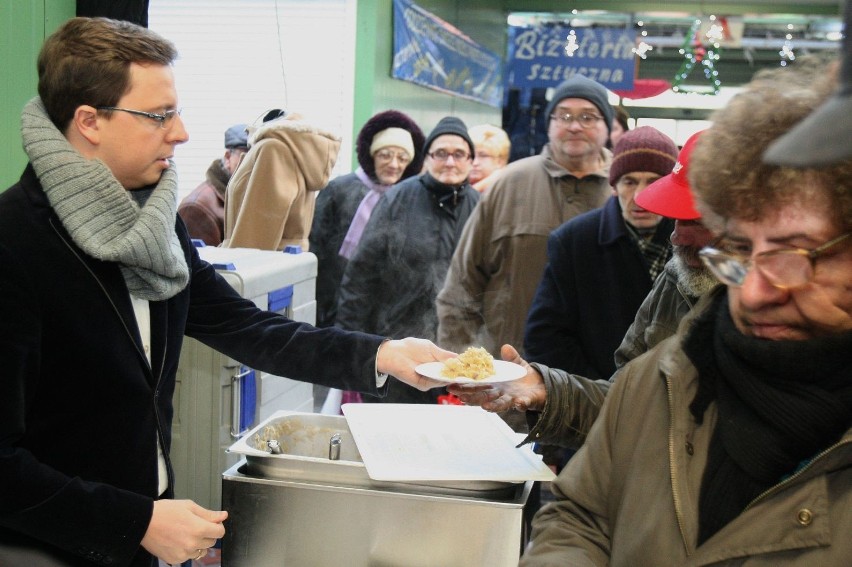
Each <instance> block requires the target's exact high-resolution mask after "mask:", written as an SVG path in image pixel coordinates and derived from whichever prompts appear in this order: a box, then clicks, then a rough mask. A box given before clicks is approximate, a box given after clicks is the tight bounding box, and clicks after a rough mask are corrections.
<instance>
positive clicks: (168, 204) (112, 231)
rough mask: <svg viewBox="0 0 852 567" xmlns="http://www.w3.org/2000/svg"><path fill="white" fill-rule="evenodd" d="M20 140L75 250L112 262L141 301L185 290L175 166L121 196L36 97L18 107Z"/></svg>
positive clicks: (108, 175) (186, 278) (114, 183)
mask: <svg viewBox="0 0 852 567" xmlns="http://www.w3.org/2000/svg"><path fill="white" fill-rule="evenodd" d="M21 135H22V137H23V140H24V151H25V152H26V153H27V156H29V160H30V163H32V166H33V169H34V170H35V172H36V175H37V176H38V178H39V181H40V182H41V185H42V188H43V189H44V192H45V194H47V198H48V200H49V201H50V204H51V206H52V207H53V210H54V212H55V213H56V215H57V216H58V217H59V220H60V221H61V222H62V225H63V226H64V227H65V229H66V230H67V231H68V233H69V234H70V235H71V238H72V239H73V240H74V242H75V243H76V244H77V246H79V247H80V248H81V249H82V250H83V251H84V252H86V254H89V255H90V256H92V257H94V258H97V259H99V260H104V261H107V262H116V263H118V264H119V267H120V268H121V273H122V275H123V276H124V281H125V283H126V284H127V289H128V290H129V291H130V293H131V294H133V295H134V296H136V297H139V298H141V299H147V300H150V301H162V300H165V299H169V298H170V297H173V296H174V295H176V294H177V293H178V292H180V291H181V290H182V289H183V288H184V287H186V284H187V282H189V268H188V267H187V265H186V260H185V258H184V255H183V250H182V249H181V246H180V242H179V241H178V237H177V234H176V233H175V229H174V227H175V215H176V206H177V205H176V204H177V175H176V173H175V170H174V166H172V167H170V168H169V169H167V170H166V171H164V172H163V175H162V177H161V178H160V181H159V183H157V185H156V187H153V189H151V190H150V191H141V192H139V191H132V192H131V191H127V190H126V189H124V187H122V186H121V184H120V183H119V182H118V180H117V179H116V178H115V177H114V176H113V174H112V172H111V171H110V170H109V168H107V166H106V165H105V164H104V163H103V162H101V161H98V160H88V159H86V158H84V157H83V156H81V155H80V154H79V153H78V152H77V151H76V150H75V149H74V148H73V147H72V146H71V144H70V143H69V142H68V140H67V139H66V138H65V136H63V135H62V133H61V132H60V131H59V130H58V129H57V128H56V126H54V125H53V122H51V120H50V118H49V117H48V115H47V111H46V110H45V108H44V105H43V103H42V102H41V99H40V98H38V97H36V98H34V99H32V100H31V101H30V102H29V103H27V105H26V106H25V107H24V111H23V114H22V115H21ZM131 193H133V194H134V195H131ZM135 193H140V194H139V195H135ZM146 196H147V199H144V197H146ZM134 197H141V198H142V199H140V200H144V202H143V204H142V205H141V206H140V205H139V204H137V203H136V202H135V200H134Z"/></svg>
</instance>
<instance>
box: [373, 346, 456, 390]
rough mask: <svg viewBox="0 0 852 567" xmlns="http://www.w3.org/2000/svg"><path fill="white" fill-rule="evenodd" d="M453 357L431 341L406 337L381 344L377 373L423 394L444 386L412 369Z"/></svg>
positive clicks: (452, 354)
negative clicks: (385, 374)
mask: <svg viewBox="0 0 852 567" xmlns="http://www.w3.org/2000/svg"><path fill="white" fill-rule="evenodd" d="M454 356H456V353H454V352H450V351H448V350H444V349H442V348H439V347H438V346H437V345H435V343H433V342H432V341H428V340H426V339H415V338H412V337H408V338H405V339H401V340H390V341H386V342H385V343H383V344H382V346H381V347H380V348H379V354H378V360H377V362H376V366H377V368H378V370H379V372H385V373H387V374H390V375H391V376H394V377H395V378H396V379H398V380H400V381H401V382H405V383H406V384H408V385H410V386H413V387H415V388H417V389H418V390H421V391H424V392H425V391H426V390H430V389H432V388H437V387H439V386H446V384H445V383H444V382H439V381H438V380H432V379H431V378H426V377H425V376H423V375H421V374H418V373H417V371H416V370H414V369H415V368H416V367H417V366H418V365H420V364H423V363H425V362H436V361H437V362H440V361H443V360H447V359H448V358H453V357H454Z"/></svg>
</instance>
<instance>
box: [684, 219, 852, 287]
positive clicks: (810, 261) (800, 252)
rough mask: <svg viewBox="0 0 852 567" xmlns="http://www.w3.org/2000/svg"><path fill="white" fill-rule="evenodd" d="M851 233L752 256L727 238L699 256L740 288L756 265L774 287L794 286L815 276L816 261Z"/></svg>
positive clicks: (727, 282)
mask: <svg viewBox="0 0 852 567" xmlns="http://www.w3.org/2000/svg"><path fill="white" fill-rule="evenodd" d="M850 235H852V232H847V233H846V234H843V235H841V236H838V237H837V238H834V239H832V240H829V241H828V242H826V243H825V244H823V245H822V246H818V247H817V248H814V249H813V250H808V249H806V248H784V249H781V250H769V251H767V252H761V253H760V254H756V255H755V256H753V257H749V256H747V255H746V254H745V253H740V252H737V251H735V250H733V249H732V248H733V247H734V245H731V244H726V243H725V242H724V237H722V238H720V239H718V240H717V241H716V242H714V243H713V244H711V245H710V246H707V247H705V248H703V249H702V250H701V251H700V252H699V253H698V255H699V256H700V257H701V260H702V261H703V262H704V265H706V266H707V268H708V269H709V270H710V271H711V272H713V275H714V276H716V278H717V279H718V280H719V281H720V282H722V283H723V284H725V285H730V286H734V287H740V286H741V285H743V282H744V281H745V278H746V276H747V275H748V271H749V270H750V269H751V268H752V267H756V268H757V269H758V270H759V271H760V273H761V274H763V277H765V278H766V279H767V280H768V281H769V283H771V284H772V285H773V286H775V287H777V288H781V289H792V288H797V287H801V286H803V285H805V284H806V283H808V282H809V281H811V279H813V277H814V266H815V264H816V261H817V259H818V258H820V257H821V256H824V255H825V253H826V252H828V251H829V250H830V249H832V248H834V247H835V246H837V245H838V244H840V243H841V242H843V241H844V240H846V239H847V238H849V236H850Z"/></svg>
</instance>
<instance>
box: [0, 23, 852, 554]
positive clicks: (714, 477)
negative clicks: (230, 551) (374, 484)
mask: <svg viewBox="0 0 852 567" xmlns="http://www.w3.org/2000/svg"><path fill="white" fill-rule="evenodd" d="M849 12H850V10H849V9H848V7H847V16H846V20H847V22H846V23H847V25H848V20H849ZM119 45H120V46H121V49H118V48H117V46H119ZM844 45H845V49H846V52H845V58H844V59H843V61H842V66H840V67H838V66H836V65H835V66H832V65H816V64H812V65H802V66H797V67H794V68H792V69H779V70H776V71H771V72H761V73H759V74H757V75H756V76H755V77H754V79H753V80H752V81H751V82H750V83H749V84H748V85H746V86H745V88H744V89H743V92H742V93H741V94H739V95H737V96H736V97H734V98H733V99H732V100H731V101H730V102H729V103H728V104H727V105H726V106H725V107H724V108H722V109H720V110H718V111H716V112H715V113H714V115H713V117H712V120H711V126H710V127H709V128H707V129H706V130H704V131H702V132H699V133H697V134H695V135H693V136H691V137H690V138H689V139H688V140H687V141H686V142H685V144H684V145H683V147H682V148H681V149H680V150H679V149H678V147H677V146H676V144H675V142H674V140H672V139H671V138H669V137H668V136H666V135H665V134H664V133H662V132H660V131H659V130H656V129H654V128H652V127H648V126H639V127H634V128H633V129H630V128H629V124H628V121H627V115H626V113H625V112H624V109H623V108H618V107H614V106H613V105H612V104H611V103H610V101H609V95H608V93H607V91H606V89H605V88H604V87H603V86H601V85H600V84H598V83H597V82H595V81H593V80H591V79H587V78H585V77H582V76H574V77H572V78H570V79H568V80H567V81H565V82H563V83H562V84H560V85H559V86H558V87H557V88H556V89H555V90H554V93H553V96H552V97H551V99H550V101H549V103H548V106H547V110H546V113H547V116H548V126H547V136H548V143H547V144H546V145H545V146H544V148H543V149H542V151H541V153H540V154H539V155H537V156H532V157H527V158H523V159H520V160H517V161H515V162H512V163H507V162H508V156H509V149H510V148H509V139H508V137H507V136H506V134H505V132H503V131H502V129H500V128H498V127H496V126H493V125H488V124H483V125H478V126H474V127H472V128H468V126H467V125H466V124H465V123H464V122H463V121H462V120H461V119H459V118H458V117H454V116H446V117H444V118H442V119H440V120H439V121H438V122H437V123H436V124H435V125H434V127H433V128H432V129H431V130H430V131H429V133H428V135H425V134H424V131H423V130H422V129H421V127H420V126H419V125H418V124H416V123H415V121H414V120H413V119H412V118H411V117H410V116H409V115H408V114H405V113H404V112H401V111H399V110H393V109H392V110H385V111H381V112H378V113H376V114H375V115H374V116H372V117H371V118H370V119H369V120H367V122H366V123H365V124H364V125H363V127H362V128H361V129H360V130H359V132H358V134H357V139H356V144H355V146H356V157H357V168H356V169H355V171H353V172H352V173H348V174H345V175H342V176H340V177H337V178H335V179H331V180H329V176H330V173H331V171H332V169H333V167H334V164H335V162H336V160H337V159H338V150H339V148H340V138H339V137H338V136H336V135H335V134H333V133H330V132H326V131H324V130H322V129H319V128H316V127H314V126H312V125H311V124H309V123H307V122H306V121H304V120H303V118H302V117H301V116H300V115H299V114H298V113H287V112H283V111H278V112H274V113H270V115H268V116H267V119H265V120H264V121H263V122H262V123H261V124H259V125H246V124H238V125H234V126H232V127H229V128H228V129H227V130H226V131H225V154H224V156H223V157H222V158H217V159H216V160H215V161H214V162H213V163H212V164H211V166H210V168H209V169H208V171H207V174H206V181H205V182H203V183H202V184H201V185H200V186H199V187H198V188H197V189H196V190H195V191H193V193H192V194H191V195H190V196H189V197H187V198H186V199H185V200H184V201H183V202H182V203H181V204H180V206H179V207H178V206H177V202H176V194H177V193H176V181H175V171H174V170H175V168H174V165H173V163H172V161H171V160H172V158H173V157H174V153H175V148H176V147H177V146H178V145H180V144H183V143H185V142H187V141H188V139H189V135H188V133H187V131H186V129H185V127H184V124H183V122H182V120H181V117H180V114H179V112H178V111H177V102H178V93H177V90H176V88H175V81H174V77H173V73H172V64H173V61H174V59H175V57H176V55H177V52H176V49H175V47H174V46H173V45H172V44H171V43H170V42H169V41H168V40H166V39H164V38H162V37H160V36H159V35H157V34H156V33H153V32H151V31H149V30H147V29H145V28H141V27H139V26H135V25H133V24H128V23H125V22H117V21H113V20H108V19H103V18H74V19H72V20H69V21H68V22H67V23H65V24H64V25H62V26H61V27H60V28H59V30H58V31H57V32H55V33H54V34H53V35H51V36H50V37H49V38H48V39H47V40H46V41H45V44H44V46H43V48H42V50H41V53H40V55H39V62H38V69H39V85H38V96H37V97H35V98H34V99H33V100H31V101H30V102H29V103H28V104H27V105H26V107H25V108H24V110H23V114H22V138H23V143H24V148H25V151H26V153H27V157H28V160H29V163H28V165H27V167H26V169H25V171H24V173H23V175H22V176H21V179H20V181H19V182H18V183H17V184H15V185H14V186H12V187H11V188H9V189H8V190H6V191H4V192H3V193H0V262H2V263H3V265H4V266H6V269H4V270H3V272H2V274H0V310H2V311H3V313H4V317H3V318H2V319H0V355H2V358H3V360H4V361H5V362H6V365H5V369H4V370H3V375H2V379H0V408H2V411H0V478H3V479H4V480H6V482H4V483H3V486H2V488H0V565H5V564H10V565H13V564H22V565H23V564H37V563H33V562H34V561H43V562H45V563H47V564H57V565H75V566H76V565H106V564H116V565H130V566H133V567H143V566H144V567H152V566H155V565H156V564H157V559H158V558H159V559H162V560H163V561H167V562H172V563H176V562H181V561H185V560H187V559H191V558H196V557H201V556H202V555H203V553H204V552H206V550H207V548H209V547H211V546H213V545H214V544H215V542H216V540H217V539H218V538H221V537H222V535H223V534H224V530H225V525H224V522H225V520H226V519H227V511H214V510H206V509H204V508H202V507H200V506H198V505H197V504H195V503H193V502H190V501H179V500H174V499H173V496H174V493H173V487H174V478H173V473H172V470H171V463H170V460H169V448H170V444H171V419H172V415H173V406H172V395H173V393H174V386H175V372H176V368H177V362H178V358H179V355H180V345H181V341H182V339H183V336H184V335H186V336H190V337H194V338H196V339H198V340H200V341H201V342H203V343H205V344H207V345H209V346H211V347H212V348H215V349H217V350H220V351H222V352H225V353H226V354H228V355H229V356H232V357H233V358H235V359H237V360H240V361H241V362H244V363H247V364H249V365H250V366H252V367H255V368H258V369H262V370H266V371H269V372H272V373H275V374H281V375H286V376H289V377H292V378H294V379H298V380H304V381H309V382H314V383H316V384H321V385H325V386H329V387H332V388H340V389H344V390H349V391H353V392H359V393H360V394H361V396H362V399H363V400H364V401H366V402H375V401H379V402H395V403H436V401H437V398H438V395H439V394H440V393H442V392H443V384H442V383H439V382H436V381H432V380H429V379H428V378H425V377H423V376H420V375H418V374H417V372H416V371H415V367H416V366H417V365H418V364H419V363H422V362H428V361H435V360H445V359H447V358H449V357H451V356H453V355H454V353H459V352H461V351H463V350H464V349H465V348H466V347H468V346H483V347H485V348H486V349H487V350H488V351H489V352H491V354H492V355H493V356H495V357H496V358H502V359H504V360H509V361H512V362H516V363H517V364H520V365H522V366H523V367H524V368H525V369H526V371H527V372H526V375H525V376H524V377H523V378H521V379H519V380H516V381H513V382H507V383H501V384H493V385H492V384H487V385H452V386H450V387H448V390H449V392H451V393H452V394H453V395H454V396H457V398H458V399H459V400H460V401H461V402H463V403H466V404H470V405H478V406H481V407H483V408H485V409H486V410H488V411H493V412H501V415H508V416H512V418H507V421H509V423H510V424H511V425H512V426H513V427H514V428H516V429H517V430H519V431H522V432H524V433H526V435H527V436H526V439H525V442H526V443H531V442H534V443H538V444H543V445H551V446H560V447H567V448H570V449H571V450H572V451H573V450H576V451H577V452H576V454H574V455H573V456H572V457H571V459H570V460H568V461H567V463H562V464H564V465H565V466H564V468H562V469H561V471H559V475H558V477H557V479H556V480H555V481H554V482H553V495H554V500H553V501H552V502H551V503H549V504H547V505H545V506H544V507H543V508H542V509H541V510H540V511H539V512H538V513H537V514H536V517H535V520H534V522H533V531H532V534H531V539H530V542H529V544H528V546H527V547H526V549H525V550H524V552H523V554H522V556H521V564H522V565H529V566H532V565H556V564H567V565H631V566H633V565H637V566H642V565H649V566H650V565H661V564H664V565H686V564H689V565H711V564H713V565H715V564H720V565H729V564H737V565H740V564H743V565H842V564H844V562H845V561H848V557H850V556H852V543H850V541H852V540H850V539H849V538H848V531H849V526H852V381H850V376H852V354H850V353H852V288H850V284H849V282H850V281H852V238H850V234H852V179H850V174H852V149H850V144H848V143H847V144H845V149H844V148H840V150H838V145H843V143H842V139H843V138H842V136H841V138H840V140H841V141H840V142H834V143H832V140H834V139H835V132H834V131H833V130H834V129H837V128H838V127H839V128H840V130H842V131H843V132H842V135H846V136H848V133H849V131H850V130H852V125H851V124H850V123H849V122H850V120H852V108H850V105H849V96H850V91H852V86H850V81H852V71H850V67H852V56H850V54H849V40H848V39H847V40H846V41H845V43H844ZM83 79H85V80H83ZM838 83H840V85H841V86H840V90H839V91H838ZM826 114H829V115H830V119H827V118H826V117H825V115H826ZM779 144H780V145H779ZM805 144H806V145H805ZM800 146H801V147H800ZM779 148H780V149H779ZM793 152H795V153H796V159H795V160H794V159H790V160H787V159H786V158H787V156H788V155H790V154H791V153H793ZM827 156H828V157H827ZM192 238H197V239H200V240H203V241H204V242H205V243H207V244H208V245H214V246H215V245H221V246H231V247H234V246H240V247H255V248H264V249H271V250H276V249H282V248H284V247H285V246H287V245H293V244H296V245H299V246H301V247H302V248H303V249H304V250H309V251H310V252H313V253H315V254H316V256H317V258H318V276H317V304H318V309H317V325H316V326H311V325H308V324H304V323H296V322H293V321H291V320H288V319H286V318H285V317H283V316H280V315H276V314H271V313H267V312H263V311H261V310H259V309H257V308H256V307H255V306H254V305H253V304H252V303H251V302H250V301H247V300H245V299H243V298H240V297H239V295H238V294H236V292H234V291H233V290H232V289H231V288H230V286H229V285H228V284H227V283H226V282H225V281H224V280H223V279H222V278H221V277H220V276H219V275H218V274H216V272H215V270H213V268H212V267H211V266H210V265H208V264H207V263H205V262H204V261H202V260H201V259H200V257H199V255H198V252H197V251H196V249H195V247H194V245H193V244H192V242H191V239H192ZM57 276H59V277H57ZM60 281H61V285H60ZM69 297H72V298H74V301H73V302H72V303H71V304H69V301H68V298H69ZM71 398H73V399H75V400H77V402H76V403H75V404H72V405H69V404H68V403H67V400H68V399H71ZM104 422H108V423H110V424H112V427H111V428H110V429H109V430H107V431H106V432H105V431H104V428H103V427H102V424H103V423H104ZM58 431H73V436H74V439H73V443H57V442H56V433H57V432H58ZM104 446H123V447H131V448H132V450H131V451H130V453H129V454H128V455H127V458H125V459H120V460H110V461H104V460H103V459H102V458H100V455H101V454H102V452H103V447H104ZM51 562H52V563H51Z"/></svg>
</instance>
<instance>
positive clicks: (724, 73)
mask: <svg viewBox="0 0 852 567" xmlns="http://www.w3.org/2000/svg"><path fill="white" fill-rule="evenodd" d="M843 5H844V2H843V0H811V1H802V0H799V1H790V0H769V1H762V0H751V1H746V2H709V1H698V0H693V1H689V0H687V1H680V2H642V1H631V0H608V1H607V2H601V1H600V0H597V1H594V0H592V1H585V0H503V7H504V9H505V10H506V11H507V12H508V13H511V14H512V15H513V16H515V17H516V18H519V21H524V20H525V19H526V21H535V22H538V23H547V22H551V23H554V24H556V23H563V24H570V25H572V26H573V27H584V26H628V25H632V26H634V27H636V28H637V30H638V29H641V30H643V31H644V32H645V33H646V37H647V38H648V40H647V41H648V43H649V44H650V45H652V46H653V47H654V49H652V50H651V51H650V52H648V53H647V55H646V57H645V59H643V60H641V61H640V64H639V74H638V77H639V78H643V79H644V78H648V79H671V78H672V77H673V76H674V75H675V74H676V73H677V71H678V69H679V68H680V65H681V63H682V60H683V59H682V58H683V56H682V55H681V54H680V53H679V48H680V47H681V46H682V44H683V42H684V39H685V36H686V34H689V33H690V28H691V26H692V23H693V22H694V20H695V19H696V18H707V17H709V16H711V15H717V16H727V17H731V16H734V17H737V18H739V19H740V20H741V21H742V22H743V24H744V28H743V39H742V44H741V45H740V46H737V47H725V48H723V49H722V50H721V57H720V59H719V61H718V62H717V63H716V69H717V70H718V71H719V76H720V79H721V81H722V84H723V85H725V86H737V85H741V84H744V83H746V82H748V81H749V80H751V78H752V77H753V75H754V73H755V72H756V71H758V70H759V69H761V68H766V67H777V66H778V65H779V64H780V61H781V57H780V53H779V52H780V51H781V49H782V46H783V45H784V44H785V40H786V41H788V44H789V45H790V46H792V48H793V49H794V51H795V53H796V55H798V56H801V55H804V54H807V53H813V52H835V51H836V50H837V48H838V46H839V38H840V35H839V32H840V29H841V28H842V13H843ZM602 8H605V9H602ZM639 22H641V26H639V25H638V23H639ZM788 36H789V37H788ZM692 81H696V82H700V81H701V78H700V77H699V76H698V75H696V77H694V78H690V79H688V80H687V81H685V84H688V83H690V82H692Z"/></svg>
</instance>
